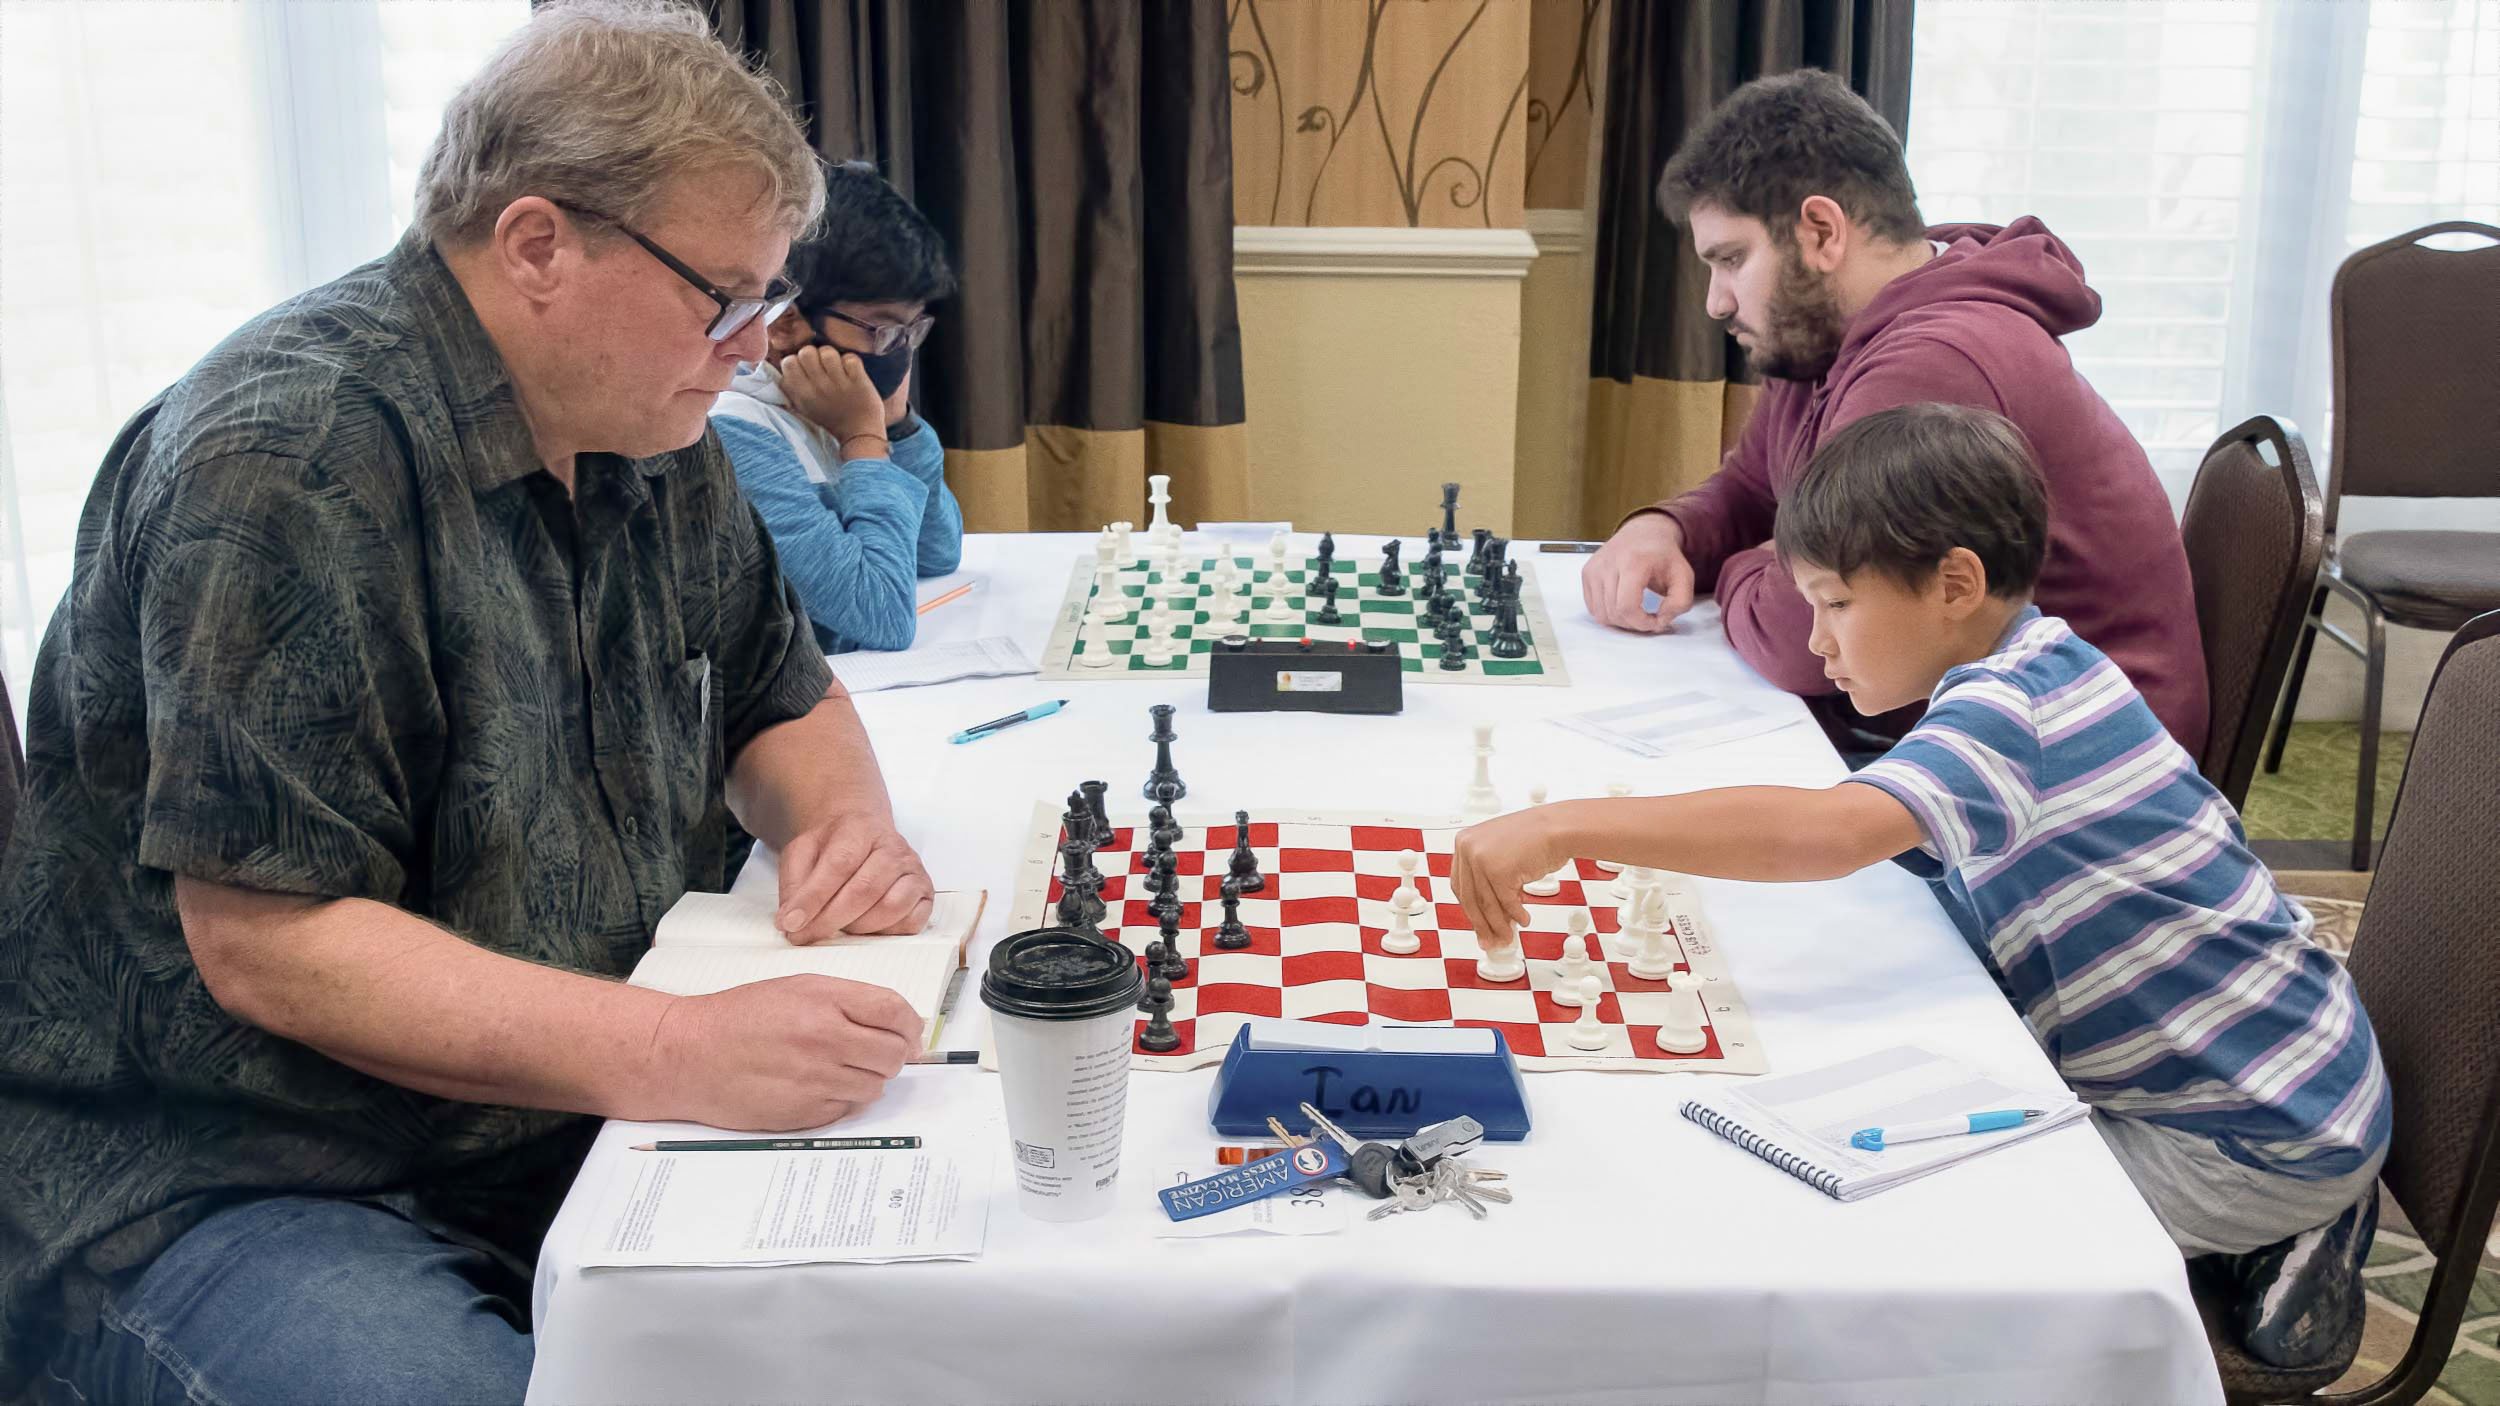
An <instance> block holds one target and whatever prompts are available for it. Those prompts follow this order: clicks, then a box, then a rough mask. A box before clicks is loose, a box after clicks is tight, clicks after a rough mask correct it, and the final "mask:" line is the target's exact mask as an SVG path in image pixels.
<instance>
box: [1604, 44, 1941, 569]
mask: <svg viewBox="0 0 2500 1406" xmlns="http://www.w3.org/2000/svg"><path fill="white" fill-rule="evenodd" d="M1911 4H1912V0H1616V3H1615V4H1614V6H1613V15H1612V23H1611V26H1610V28H1611V33H1610V35H1609V39H1608V51H1607V52H1608V59H1607V61H1608V65H1609V67H1608V77H1607V84H1606V120H1605V124H1604V132H1605V149H1604V151H1603V152H1602V153H1601V155H1600V159H1599V164H1598V192H1597V194H1598V213H1597V227H1596V240H1595V243H1596V253H1597V272H1596V293H1595V306H1594V309H1593V311H1594V317H1593V320H1592V325H1591V329H1590V339H1589V375H1590V387H1589V405H1588V417H1589V421H1588V423H1589V430H1588V445H1589V447H1588V477H1587V479H1586V488H1585V489H1584V492H1583V496H1582V501H1581V517H1582V519H1583V521H1584V523H1585V524H1586V526H1587V528H1588V530H1589V531H1591V532H1592V533H1599V534H1602V533H1604V532H1607V531H1610V530H1612V529H1613V527H1614V525H1615V523H1616V522H1617V521H1619V520H1620V519H1621V518H1622V516H1623V515H1624V514H1625V513H1627V512H1629V511H1631V510H1632V509H1634V508H1637V507H1640V506H1642V505H1644V504H1648V503H1653V502H1656V501H1658V500H1659V499H1662V498H1668V497H1672V496H1674V495H1675V494H1677V493H1680V492H1683V491H1684V490H1685V489H1687V488H1690V487H1692V486H1693V485H1695V484H1697V483H1699V482H1701V481H1702V480H1703V479H1705V478H1708V477H1709V476H1710V475H1711V474H1712V473H1713V472H1714V471H1716V470H1717V468H1718V465H1719V456H1720V454H1721V452H1722V451H1723V450H1724V449H1725V447H1726V446H1727V445H1728V444H1730V443H1733V442H1734V440H1735V438H1736V433H1737V431H1738V430H1740V429H1741V428H1743V426H1744V420H1745V415H1746V414H1747V413H1748V412H1749V411H1750V410H1751V409H1752V406H1753V395H1752V392H1751V389H1750V383H1751V382H1752V381H1754V380H1755V377H1754V376H1753V375H1752V374H1751V373H1750V372H1748V371H1747V370H1746V369H1745V365H1744V354H1743V353H1742V352H1741V351H1739V350H1738V349H1737V346H1736V343H1735V342H1734V341H1733V340H1732V339H1731V338H1729V337H1728V336H1727V334H1726V333H1725V332H1724V331H1722V330H1721V328H1720V326H1719V324H1718V323H1717V322H1715V321H1713V320H1712V319H1711V318H1710V316H1709V314H1708V313H1707V312H1705V311H1704V310H1703V302H1704V297H1705V294H1706V292H1707V288H1708V283H1709V279H1708V275H1707V273H1706V271H1705V270H1704V269H1703V268H1702V265H1701V261H1700V260H1699V259H1696V258H1695V257H1694V256H1693V250H1692V243H1691V240H1690V238H1689V237H1688V236H1687V235H1686V233H1685V232H1684V230H1682V229H1681V228H1679V227H1677V226H1674V225H1670V224H1668V223H1667V220H1666V217H1665V216H1663V215H1661V214H1660V213H1659V212H1658V204H1657V200H1656V199H1655V192H1656V189H1657V185H1658V173H1659V172H1660V171H1661V170H1662V169H1664V168H1665V166H1666V163H1667V158H1668V157H1670V156H1672V155H1674V154H1675V149H1676V147H1677V145H1678V144H1679V143H1681V142H1682V141H1683V139H1684V134H1685V132H1686V131H1687V130H1689V129H1690V128H1691V127H1692V126H1693V125H1694V124H1695V123H1697V122H1698V121H1699V120H1700V119H1701V118H1702V117H1703V116H1704V115H1705V114H1707V113H1708V112H1709V111H1710V109H1711V108H1712V107H1714V106H1716V105H1717V104H1718V102H1719V101H1720V99H1722V98H1725V97H1726V96H1727V95H1728V94H1729V93H1730V92H1732V91H1734V90H1735V89H1736V87H1737V86H1738V85H1739V84H1742V83H1744V82H1746V81H1748V80H1750V79H1754V78H1759V77H1761V76H1762V75H1764V74H1769V73H1784V72H1787V71H1788V70H1790V69H1795V68H1805V67H1817V68H1827V69H1830V70H1831V71H1833V72H1834V73H1837V74H1839V75H1841V76H1842V77H1844V78H1846V79H1848V80H1849V83H1850V86H1851V87H1853V88H1855V89H1857V91H1858V92H1859V93H1860V94H1862V95H1864V96H1865V98H1866V100H1867V101H1868V102H1870V103H1873V104H1874V105H1875V109H1876V111H1878V112H1881V113H1882V114H1884V116H1885V118H1886V119H1887V120H1888V121H1890V122H1891V123H1892V125H1893V129H1894V130H1895V131H1905V130H1907V127H1908V122H1909V106H1910V20H1911Z"/></svg>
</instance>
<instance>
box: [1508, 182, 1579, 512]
mask: <svg viewBox="0 0 2500 1406" xmlns="http://www.w3.org/2000/svg"><path fill="white" fill-rule="evenodd" d="M1586 225H1587V221H1586V220H1585V219H1584V218H1583V216H1582V212H1581V211H1578V210H1530V211H1529V212H1528V234H1529V236H1530V237H1531V238H1533V239H1534V240H1535V241H1536V251H1537V258H1536V262H1535V263H1534V264H1532V265H1530V266H1529V269H1528V276H1527V278H1526V280H1525V281H1524V282H1523V284H1522V285H1521V288H1520V295H1519V430H1518V437H1517V440H1516V445H1517V449H1516V453H1515V458H1516V460H1517V463H1518V470H1517V477H1518V487H1517V489H1516V490H1515V493H1514V501H1515V502H1516V503H1517V505H1518V522H1517V526H1518V529H1519V535H1520V536H1522V537H1535V538H1561V537H1579V536H1583V535H1586V534H1589V533H1591V532H1592V531H1594V530H1595V529H1593V528H1591V527H1590V526H1589V525H1588V524H1586V523H1584V522H1583V521H1582V520H1581V518H1582V513H1581V507H1580V505H1581V501H1582V495H1583V488H1584V483H1583V480H1585V479H1586V477H1587V473H1588V460H1587V450H1588V399H1589V285H1590V280H1591V279H1592V278H1593V277H1594V276H1595V272H1596V266H1595V259H1594V257H1593V254H1592V251H1591V250H1590V249H1589V247H1588V239H1587V234H1586Z"/></svg>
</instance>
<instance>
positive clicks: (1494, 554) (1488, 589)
mask: <svg viewBox="0 0 2500 1406" xmlns="http://www.w3.org/2000/svg"><path fill="white" fill-rule="evenodd" d="M1509 550H1510V543H1509V541H1508V540H1506V539H1504V538H1500V537H1493V538H1489V539H1487V546H1486V547H1485V550H1484V555H1483V556H1482V557H1480V558H1478V559H1477V561H1476V573H1477V575H1476V599H1477V600H1479V601H1482V602H1484V604H1485V605H1486V606H1487V607H1490V606H1491V605H1492V604H1493V593H1494V592H1496V591H1499V590H1500V589H1502V553H1504V552H1507V551H1509Z"/></svg>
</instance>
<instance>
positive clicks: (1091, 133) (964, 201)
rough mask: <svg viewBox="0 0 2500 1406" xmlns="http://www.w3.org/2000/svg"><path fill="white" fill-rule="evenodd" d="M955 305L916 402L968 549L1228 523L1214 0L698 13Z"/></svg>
mask: <svg viewBox="0 0 2500 1406" xmlns="http://www.w3.org/2000/svg"><path fill="white" fill-rule="evenodd" d="M707 9H708V10H709V12H710V14H711V17H712V21H713V24H714V26H715V28H716V29H717V30H718V31H719V33H720V35H721V37H722V38H723V39H724V40H726V41H727V42H729V43H730V44H732V45H735V46H739V47H742V48H744V49H745V50H746V51H747V52H749V53H751V54H753V55H755V56H756V57H757V58H758V59H759V60H760V61H761V62H762V63H763V65H764V66H765V67H766V68H767V69H768V70H769V71H770V72H771V73H772V74H773V75H774V77H775V78H776V79H778V80H779V81H780V83H781V84H782V86H783V87H784V88H785V89H787V90H788V91H789V93H790V95H791V97H792V98H793V99H794V100H796V102H797V103H798V104H799V106H800V108H801V112H802V115H803V117H804V118H805V120H806V121H807V122H808V124H809V130H810V134H811V136H812V138H813V139H814V141H815V143H816V146H817V149H818V150H820V151H822V152H823V153H824V154H825V155H827V156H829V157H834V158H857V159H860V160H866V161H873V162H875V163H876V164H877V166H878V168H879V169H880V170H882V171H883V172H884V173H885V176H886V178H887V179H888V180H890V181H892V182H894V184H895V185H896V186H897V187H898V188H900V189H901V190H902V191H903V192H904V193H905V194H906V195H908V196H910V197H911V199H912V200H913V202H914V203H915V204H917V205H918V206H919V207H920V208H921V210H923V211H924V212H926V213H927V214H928V216H929V218H930V219H931V221H933V222H934V223H935V224H936V225H937V227H938V230H939V232H940V233H941V234H942V235H944V236H945V239H946V244H947V249H948V251H949V253H950V254H951V255H952V256H953V258H954V260H955V266H956V272H957V274H958V276H959V278H960V280H961V285H962V286H961V289H960V291H959V292H958V293H957V294H956V296H955V298H954V300H953V302H952V303H951V304H950V305H948V306H946V307H944V308H941V309H940V310H939V321H938V327H937V330H936V332H934V333H933V334H931V336H930V338H929V341H928V344H927V345H926V346H925V347H924V348H923V349H922V351H921V356H920V363H919V365H920V370H919V373H918V380H919V383H920V384H919V387H918V391H917V398H918V400H919V402H920V405H921V408H922V409H923V411H924V412H925V413H926V414H927V416H928V418H929V420H930V423H932V424H933V425H935V426H936V427H937V429H938V432H939V435H940V436H941V437H942V438H943V440H944V442H945V444H946V446H947V453H946V463H947V479H948V481H949V482H950V483H951V484H952V485H953V486H954V489H955V493H956V496H957V497H959V498H961V499H962V500H963V507H964V519H965V523H966V525H967V526H968V527H970V528H972V529H973V530H975V531H1023V530H1033V531H1059V530H1080V529H1081V530H1091V529H1093V528H1095V527H1099V526H1100V525H1102V524H1103V523H1105V522H1109V521H1112V520H1115V519H1123V518H1124V519H1128V520H1131V521H1138V520H1141V519H1142V515H1143V513H1144V510H1145V495H1146V483H1145V479H1146V475H1147V474H1149V473H1168V474H1170V475H1172V498H1173V504H1172V511H1173V517H1174V518H1175V519H1176V520H1180V521H1184V522H1186V521H1194V520H1197V519H1200V518H1213V519H1221V518H1238V517H1242V516H1246V509H1247V491H1246V490H1247V479H1248V470H1247V464H1246V458H1245V450H1244V443H1245V442H1244V439H1243V435H1242V426H1241V421H1242V395H1241V325H1240V321H1239V319H1238V317H1237V316H1236V314H1235V311H1234V305H1233V252H1232V250H1233V246H1232V236H1233V191H1232V106H1231V104H1232V89H1231V82H1230V78H1229V75H1228V71H1227V66H1226V58H1225V52H1226V48H1227V44H1226V40H1225V9H1224V4H1223V0H1142V3H1141V0H1050V2H1049V3H1047V4H1026V3H1019V2H1018V0H708V4H707Z"/></svg>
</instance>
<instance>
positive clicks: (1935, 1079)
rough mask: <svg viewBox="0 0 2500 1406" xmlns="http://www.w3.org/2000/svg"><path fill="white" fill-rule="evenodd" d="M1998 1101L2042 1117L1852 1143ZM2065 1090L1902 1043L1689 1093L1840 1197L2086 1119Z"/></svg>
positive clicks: (1701, 1113)
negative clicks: (2010, 1079)
mask: <svg viewBox="0 0 2500 1406" xmlns="http://www.w3.org/2000/svg"><path fill="white" fill-rule="evenodd" d="M2001 1108H2037V1109H2042V1110H2045V1111H2046V1113H2047V1116H2046V1117H2043V1118H2037V1119H2034V1120H2033V1121H2031V1122H2029V1123H2026V1124H2024V1125H2022V1126H2021V1127H2019V1128H2007V1129H2004V1130H2003V1131H2001V1132H1993V1133H1968V1134H1962V1135H1957V1136H1954V1137H1940V1138H1934V1139H1931V1140H1929V1141H1926V1142H1913V1143H1905V1144H1902V1145H1900V1146H1897V1147H1888V1148H1885V1149H1884V1150H1883V1151H1881V1152H1869V1151H1866V1150H1865V1149H1863V1148H1857V1147H1851V1146H1850V1145H1849V1135H1850V1134H1851V1133H1854V1132H1856V1131H1857V1130H1858V1129H1860V1128H1878V1127H1885V1126H1895V1125H1899V1124H1902V1123H1916V1122H1923V1121H1925V1120H1927V1119H1931V1118H1956V1117H1961V1116H1963V1115H1965V1114H1970V1113H1985V1112H1989V1111H1991V1110H1994V1109H2001ZM2085 1111H2086V1110H2085V1108H2084V1106H2083V1105H2082V1104H2081V1103H2079V1102H2077V1101H2076V1099H2075V1096H2074V1095H2073V1094H2072V1093H2070V1092H2068V1091H2066V1090H2065V1089H2054V1090H2050V1089H2041V1088H2019V1087H2016V1086H2013V1085H2010V1084H2007V1083H2005V1082H2003V1081H2001V1080H1998V1079H1996V1078H1993V1077H1991V1076H1990V1075H1988V1074H1987V1073H1986V1072H1984V1071H1982V1070H1979V1069H1977V1068H1974V1067H1972V1066H1971V1065H1969V1064H1966V1063H1964V1062H1962V1061H1961V1060H1958V1059H1950V1058H1947V1057H1946V1056H1944V1055H1940V1054H1934V1053H1931V1052H1929V1051H1927V1050H1922V1049H1919V1048H1917V1047H1916V1046H1913V1045H1900V1046H1896V1047H1894V1048H1892V1049H1888V1050H1878V1051H1876V1052H1875V1053H1873V1054H1868V1055H1861V1056H1859V1057H1858V1058H1856V1059H1851V1060H1844V1061H1842V1062H1841V1063H1839V1064H1833V1065H1826V1066H1824V1067H1823V1068H1821V1069H1809V1070H1806V1071H1804V1072H1802V1073H1797V1074H1783V1075H1781V1076H1779V1077H1778V1078H1775V1079H1758V1080H1755V1081H1754V1082H1752V1083H1749V1084H1746V1085H1743V1086H1741V1087H1737V1086H1730V1087H1727V1088H1724V1089H1714V1090H1712V1091H1711V1092H1710V1093H1708V1094H1705V1095H1703V1096H1701V1097H1699V1098H1694V1099H1688V1100H1686V1101H1685V1104H1684V1116H1685V1117H1687V1118H1689V1119H1691V1120H1692V1121H1694V1122H1696V1123H1698V1124H1700V1125H1701V1126H1702V1127H1704V1128H1706V1129H1708V1130H1709V1131H1710V1132H1711V1133H1713V1134H1714V1135H1716V1136H1718V1137H1721V1138H1724V1139H1726V1140H1727V1141H1728V1142H1730V1143H1733V1144H1735V1145H1736V1146H1737V1147H1740V1148H1743V1149H1744V1150H1745V1151H1747V1152H1750V1153H1752V1154H1753V1155H1754V1156H1756V1157H1759V1158H1761V1159H1762V1160H1763V1161H1765V1162H1767V1163H1769V1164H1770V1165H1772V1166H1774V1167H1777V1168H1779V1169H1780V1170H1781V1171H1783V1172H1786V1173H1788V1174H1789V1175H1790V1176H1792V1177H1795V1178H1796V1179H1797V1180H1799V1181H1801V1182H1804V1183H1805V1184H1806V1185H1808V1186H1811V1187H1813V1188H1814V1189H1815V1190H1817V1191H1820V1192H1822V1193H1823V1194H1824V1195H1826V1196H1829V1197H1831V1198H1832V1199H1834V1200H1837V1201H1856V1200H1859V1199H1861V1198H1864V1197H1868V1196H1872V1195H1874V1194H1875V1193H1876V1192H1878V1191H1887V1190H1890V1189H1891V1188H1893V1187H1896V1186H1899V1185H1901V1184H1902V1183H1903V1182H1908V1181H1916V1180H1918V1179H1919V1178H1920V1177H1923V1176H1926V1175H1927V1174H1928V1173H1930V1172H1939V1171H1942V1170H1944V1169H1945V1168H1947V1167H1950V1166H1953V1165H1954V1164H1956V1163H1959V1162H1967V1161H1969V1160H1970V1159H1971V1158H1973V1157H1982V1156H1985V1155H1987V1154H1988V1153H1991V1152H1994V1151H1996V1150H1997V1149H1998V1148H2000V1147H2005V1146H2008V1145H2011V1144H2013V1143H2017V1142H2021V1141H2023V1140H2025V1139H2027V1138H2035V1137H2038V1136H2039V1135H2040V1134H2042V1133H2045V1132H2047V1131H2049V1130H2050V1129H2052V1128H2060V1127H2064V1126H2065V1125H2066V1124H2068V1123H2073V1122H2077V1121H2079V1120H2081V1119H2082V1118H2083V1117H2084V1115H2085Z"/></svg>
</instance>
